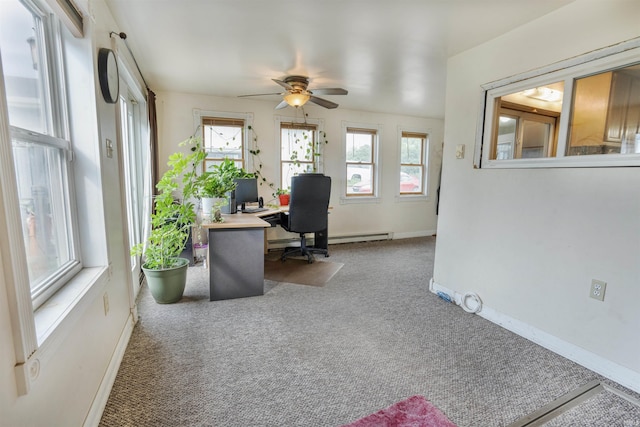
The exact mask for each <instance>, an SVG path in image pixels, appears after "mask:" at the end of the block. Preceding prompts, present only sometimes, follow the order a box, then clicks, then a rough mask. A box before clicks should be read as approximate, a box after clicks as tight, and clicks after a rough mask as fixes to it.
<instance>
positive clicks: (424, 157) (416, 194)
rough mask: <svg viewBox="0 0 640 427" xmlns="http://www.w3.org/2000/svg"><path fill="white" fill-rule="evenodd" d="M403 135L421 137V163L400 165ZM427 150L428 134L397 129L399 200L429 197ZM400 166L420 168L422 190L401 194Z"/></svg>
mask: <svg viewBox="0 0 640 427" xmlns="http://www.w3.org/2000/svg"><path fill="white" fill-rule="evenodd" d="M405 135H412V136H414V137H415V136H420V137H423V142H422V153H421V156H420V161H421V163H420V164H419V165H418V164H413V163H411V164H408V163H406V164H405V163H402V139H403V138H406V137H407V136H405ZM429 149H430V141H429V132H428V131H423V130H410V129H405V128H402V127H398V165H399V178H398V187H397V194H398V197H399V198H400V199H412V200H415V199H416V198H424V199H426V198H427V196H428V195H429V187H428V184H429ZM402 166H420V167H421V168H422V189H421V191H420V192H404V193H403V192H402V191H401V188H400V184H401V177H400V174H401V173H402Z"/></svg>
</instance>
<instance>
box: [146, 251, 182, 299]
mask: <svg viewBox="0 0 640 427" xmlns="http://www.w3.org/2000/svg"><path fill="white" fill-rule="evenodd" d="M178 260H179V263H180V264H179V265H178V266H177V267H172V268H166V269H162V270H155V269H154V270H151V269H148V268H145V266H144V265H143V266H142V270H143V271H144V275H145V276H146V277H147V286H149V291H150V292H151V296H153V299H154V300H155V301H156V302H157V303H158V304H171V303H174V302H178V301H180V300H181V299H182V294H183V293H184V287H185V285H186V284H187V268H189V260H187V259H185V258H178Z"/></svg>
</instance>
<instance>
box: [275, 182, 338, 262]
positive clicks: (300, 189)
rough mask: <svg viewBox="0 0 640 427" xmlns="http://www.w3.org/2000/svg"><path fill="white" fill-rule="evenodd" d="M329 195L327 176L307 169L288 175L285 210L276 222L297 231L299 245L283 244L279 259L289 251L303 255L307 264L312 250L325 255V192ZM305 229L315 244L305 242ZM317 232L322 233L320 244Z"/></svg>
mask: <svg viewBox="0 0 640 427" xmlns="http://www.w3.org/2000/svg"><path fill="white" fill-rule="evenodd" d="M330 195H331V177H328V176H325V175H323V174H320V173H307V174H302V175H296V176H294V177H292V178H291V199H290V201H289V212H283V213H281V214H280V225H281V227H282V228H284V229H285V230H287V231H290V232H292V233H299V234H300V247H288V248H285V250H284V253H283V254H282V261H284V260H286V258H287V257H289V256H293V255H302V256H305V257H307V261H308V262H309V264H311V263H312V262H313V261H315V259H314V257H313V254H314V253H321V254H324V256H325V257H328V256H329V250H328V248H327V244H326V233H327V228H328V222H329V218H328V216H329V213H328V209H329V196H330ZM305 233H315V235H316V241H315V242H314V244H315V246H307V239H306V236H305ZM318 236H322V241H323V242H324V244H323V245H318Z"/></svg>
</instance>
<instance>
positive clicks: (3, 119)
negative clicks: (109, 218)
mask: <svg viewBox="0 0 640 427" xmlns="http://www.w3.org/2000/svg"><path fill="white" fill-rule="evenodd" d="M54 21H55V20H54ZM56 25H58V24H56ZM61 40H63V41H65V42H69V39H68V38H67V37H66V34H61ZM71 44H73V45H74V46H73V47H69V46H67V45H66V44H64V45H63V46H62V51H61V52H60V55H62V56H64V55H66V54H68V50H69V49H74V50H77V48H78V46H79V45H80V46H82V47H87V42H86V41H85V40H83V39H76V38H73V41H72V42H71ZM83 59H86V60H87V61H91V62H93V63H95V57H94V56H90V55H88V56H87V57H85V58H83ZM56 61H57V59H56ZM64 66H65V72H66V75H67V78H68V79H69V80H73V79H74V78H76V79H77V77H78V76H69V64H68V63H67V64H64ZM74 70H77V72H78V73H79V74H82V77H85V76H86V75H87V74H90V75H92V70H85V69H82V68H79V67H76V68H75V69H74ZM0 75H3V70H2V63H0ZM63 75H64V73H63ZM67 78H65V80H67ZM61 89H62V88H60V87H58V88H57V89H54V90H57V92H56V95H55V96H56V98H60V99H59V101H63V102H65V103H67V102H68V99H67V96H68V95H70V96H71V98H73V96H74V95H73V93H74V92H77V93H80V92H83V90H82V89H78V90H74V91H69V90H66V91H63V90H61ZM77 93H76V95H77ZM93 99H95V98H93ZM86 100H87V95H86V93H84V92H83V93H82V95H81V97H80V98H79V99H76V100H74V101H72V102H73V103H75V104H78V107H77V109H78V110H82V111H85V110H83V109H82V108H80V107H79V106H80V105H82V106H86ZM91 105H92V106H93V103H91ZM7 112H8V108H7V103H6V89H5V86H4V80H3V79H0V171H2V179H1V180H0V211H1V213H0V234H2V235H4V236H5V237H6V238H5V239H0V253H1V256H0V273H2V274H3V276H4V277H3V280H4V283H5V284H6V285H7V286H6V291H7V303H8V304H7V305H8V307H9V319H10V324H11V332H12V340H13V344H14V356H15V366H14V374H15V378H16V389H17V393H18V395H25V394H27V393H29V391H30V389H31V388H32V386H34V385H35V384H36V383H37V381H38V379H39V378H40V373H41V372H43V371H45V370H46V369H48V365H49V364H50V363H51V362H53V361H54V360H56V358H57V356H58V349H59V347H60V345H62V343H63V342H64V340H65V339H66V338H67V337H68V335H69V333H70V332H71V331H72V330H73V329H74V328H76V327H77V321H78V319H79V318H80V316H82V314H83V313H84V312H86V310H88V309H90V308H91V307H92V306H93V305H94V302H95V300H96V299H97V298H99V295H101V294H102V293H103V291H104V287H105V286H106V283H107V282H108V278H109V271H108V268H107V267H106V264H107V263H106V262H104V263H103V261H106V257H107V252H106V246H104V243H105V242H104V240H103V239H104V237H105V236H104V231H102V232H100V231H94V230H104V216H103V215H104V209H103V205H102V199H101V198H100V200H99V201H98V202H97V203H96V201H95V193H91V194H89V192H86V193H84V194H83V195H82V198H83V201H84V202H86V201H87V200H89V199H91V206H92V207H93V208H94V210H93V211H92V215H90V216H87V218H84V221H83V223H84V225H79V223H77V211H76V209H78V206H77V205H75V203H74V206H76V209H73V210H72V212H71V214H72V216H74V218H73V220H74V221H76V225H77V226H78V227H79V230H80V233H78V234H83V236H84V240H83V243H82V244H81V247H80V248H79V249H80V252H81V255H80V256H81V258H82V259H83V262H84V260H85V258H86V252H89V253H91V256H90V257H89V258H91V259H90V261H89V262H90V264H92V265H89V266H87V265H84V266H83V268H82V269H81V270H80V271H79V272H78V273H77V274H76V275H75V276H74V277H73V278H71V279H70V280H69V281H68V282H67V283H65V285H64V286H62V287H61V288H60V289H59V290H58V291H57V292H56V293H55V294H54V295H53V296H51V298H50V299H49V300H48V301H47V302H45V303H44V304H43V305H42V306H40V307H39V308H38V309H36V310H34V308H33V300H32V298H31V288H30V284H29V273H28V268H27V263H26V261H25V257H24V255H23V254H24V253H25V252H26V251H25V247H24V237H23V236H22V228H21V226H19V224H21V223H22V218H21V216H20V209H19V206H20V205H19V199H18V193H17V183H16V177H15V173H14V162H13V147H12V143H11V141H12V139H11V131H10V125H9V117H8V113H7ZM59 113H60V112H59ZM95 113H96V111H95V110H92V111H91V117H95ZM64 114H66V109H65V112H64ZM64 117H66V116H58V117H56V118H54V123H53V126H59V125H60V123H61V122H60V121H61V120H62V122H65V120H64ZM68 125H70V127H69V126H68ZM61 132H62V133H63V134H64V137H65V138H70V137H69V135H75V137H76V138H78V139H79V140H87V139H91V137H92V136H94V134H95V122H92V123H88V121H87V120H83V119H77V120H75V122H74V121H72V122H71V123H66V122H65V123H63V125H62V129H61ZM78 149H79V150H80V151H81V152H82V153H83V155H82V156H79V157H81V158H87V159H88V160H87V161H86V162H85V161H79V160H76V161H75V162H74V163H75V164H74V166H73V168H70V170H69V177H68V178H69V180H70V182H72V183H75V181H76V176H82V177H83V178H85V177H86V176H89V177H91V178H97V179H98V181H99V177H100V172H99V170H98V168H99V167H100V165H99V164H96V163H95V162H99V155H98V154H99V148H98V147H96V146H95V145H94V144H87V146H85V147H80V148H78V147H74V150H78ZM88 151H90V153H88ZM84 154H92V155H87V156H85V155H84ZM70 157H71V156H70ZM76 169H79V170H80V172H81V173H79V174H78V175H75V170H76ZM83 171H85V172H87V175H86V176H85V175H83V173H82V172H83ZM74 175H75V176H74ZM77 188H78V187H76V189H75V190H74V189H73V188H70V190H72V193H73V194H71V195H70V197H73V196H74V195H75V193H76V191H77ZM83 205H88V203H83ZM85 214H86V212H85ZM85 216H86V215H85ZM16 225H18V226H16ZM96 236H97V237H98V238H97V239H96V238H95V237H96ZM76 237H77V236H76ZM87 239H88V240H90V241H91V242H92V245H91V247H86V246H88V245H87ZM81 240H82V239H81ZM75 244H79V245H80V243H79V242H78V241H77V240H76V241H75Z"/></svg>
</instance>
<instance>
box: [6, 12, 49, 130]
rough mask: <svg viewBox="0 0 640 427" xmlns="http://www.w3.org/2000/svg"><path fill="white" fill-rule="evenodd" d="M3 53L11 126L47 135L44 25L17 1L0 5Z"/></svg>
mask: <svg viewBox="0 0 640 427" xmlns="http://www.w3.org/2000/svg"><path fill="white" fill-rule="evenodd" d="M0 49H2V66H3V69H4V79H5V86H6V90H7V104H8V107H9V122H10V123H11V125H12V126H17V127H20V128H24V129H28V130H31V131H34V132H38V133H43V134H48V133H50V132H49V125H48V117H47V114H46V111H47V109H46V102H45V99H46V98H45V97H44V96H43V93H44V88H45V87H46V81H45V79H44V76H46V72H45V71H46V70H45V67H46V62H44V61H42V58H44V55H43V53H44V43H43V37H42V28H41V21H40V19H39V18H37V17H35V16H34V15H33V14H32V13H31V12H30V11H29V10H27V9H26V8H25V7H24V6H23V5H22V4H21V3H20V2H18V1H17V0H10V1H0Z"/></svg>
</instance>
